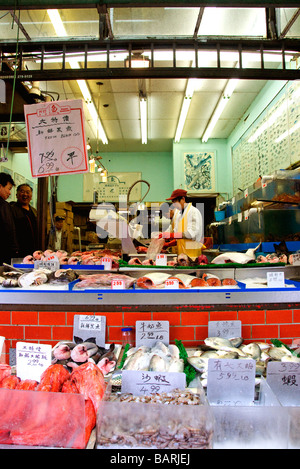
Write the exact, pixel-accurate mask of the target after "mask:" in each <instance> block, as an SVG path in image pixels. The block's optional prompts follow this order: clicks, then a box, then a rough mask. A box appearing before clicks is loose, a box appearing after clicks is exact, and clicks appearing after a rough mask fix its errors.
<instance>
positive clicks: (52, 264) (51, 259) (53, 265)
mask: <svg viewBox="0 0 300 469" xmlns="http://www.w3.org/2000/svg"><path fill="white" fill-rule="evenodd" d="M34 268H35V269H49V270H52V271H54V272H55V271H56V270H58V269H59V268H60V264H59V259H58V257H57V256H55V255H54V254H53V255H51V256H48V257H47V258H46V259H43V260H37V261H34Z"/></svg>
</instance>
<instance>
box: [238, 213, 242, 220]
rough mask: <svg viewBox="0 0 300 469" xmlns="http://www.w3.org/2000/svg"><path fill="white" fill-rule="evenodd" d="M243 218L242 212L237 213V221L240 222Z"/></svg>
mask: <svg viewBox="0 0 300 469" xmlns="http://www.w3.org/2000/svg"><path fill="white" fill-rule="evenodd" d="M242 220H243V214H242V213H241V212H240V213H238V222H241V221H242Z"/></svg>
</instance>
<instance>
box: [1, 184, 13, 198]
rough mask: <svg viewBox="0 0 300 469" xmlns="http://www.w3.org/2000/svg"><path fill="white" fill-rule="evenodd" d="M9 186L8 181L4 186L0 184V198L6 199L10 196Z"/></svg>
mask: <svg viewBox="0 0 300 469" xmlns="http://www.w3.org/2000/svg"><path fill="white" fill-rule="evenodd" d="M11 188H12V184H11V183H10V182H8V183H7V184H6V186H2V185H1V184H0V197H2V199H4V200H6V199H8V197H9V196H10V191H11Z"/></svg>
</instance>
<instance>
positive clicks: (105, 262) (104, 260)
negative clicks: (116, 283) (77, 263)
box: [101, 257, 112, 270]
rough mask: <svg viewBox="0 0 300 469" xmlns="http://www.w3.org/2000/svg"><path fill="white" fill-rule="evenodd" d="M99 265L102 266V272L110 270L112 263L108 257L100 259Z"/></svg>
mask: <svg viewBox="0 0 300 469" xmlns="http://www.w3.org/2000/svg"><path fill="white" fill-rule="evenodd" d="M101 265H103V266H104V270H111V265H112V261H111V258H110V257H102V258H101Z"/></svg>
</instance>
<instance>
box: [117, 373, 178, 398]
mask: <svg viewBox="0 0 300 469" xmlns="http://www.w3.org/2000/svg"><path fill="white" fill-rule="evenodd" d="M185 386H186V375H185V373H172V372H170V373H168V372H164V373H159V372H157V371H136V370H123V371H122V388H121V392H122V393H124V392H128V393H132V394H133V395H134V396H141V395H144V396H149V395H150V394H155V393H162V392H169V391H172V390H173V389H177V388H178V389H185Z"/></svg>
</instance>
